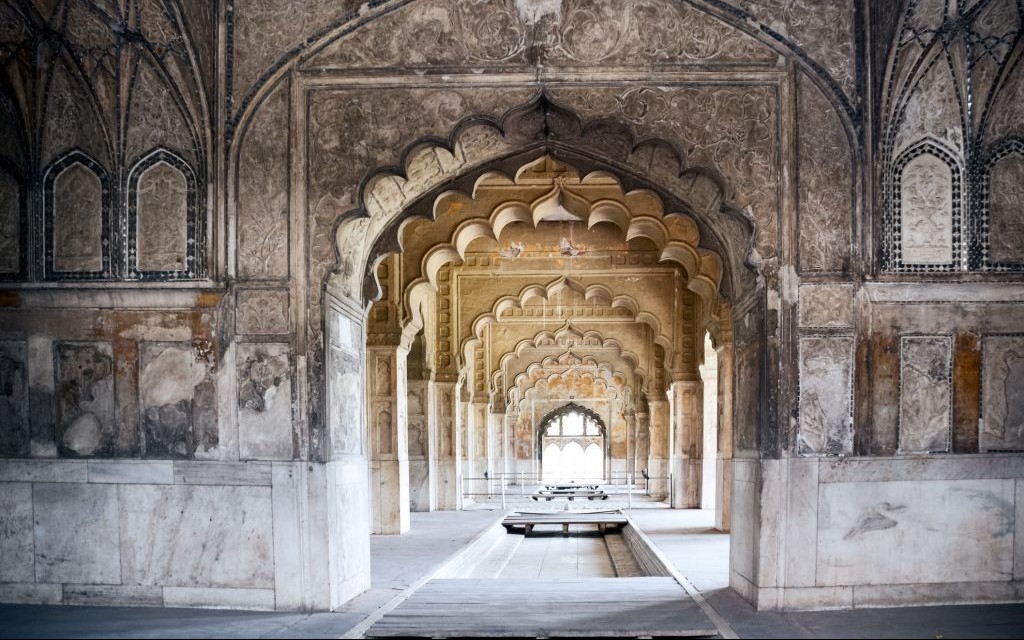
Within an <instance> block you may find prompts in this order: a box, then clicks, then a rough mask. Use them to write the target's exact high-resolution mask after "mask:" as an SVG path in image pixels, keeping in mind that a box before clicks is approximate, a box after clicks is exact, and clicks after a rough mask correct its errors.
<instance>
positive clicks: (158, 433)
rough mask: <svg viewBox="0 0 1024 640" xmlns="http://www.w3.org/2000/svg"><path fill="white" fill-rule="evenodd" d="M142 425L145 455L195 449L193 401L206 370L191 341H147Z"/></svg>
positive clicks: (169, 454) (142, 356)
mask: <svg viewBox="0 0 1024 640" xmlns="http://www.w3.org/2000/svg"><path fill="white" fill-rule="evenodd" d="M140 360H141V373H140V376H139V391H140V404H141V410H142V428H143V432H144V435H145V439H146V455H147V456H150V457H179V458H180V457H187V456H190V455H191V454H192V453H193V452H194V450H195V443H194V431H193V429H192V421H193V417H192V403H193V399H194V396H195V387H196V385H197V384H199V383H200V382H201V381H202V379H203V377H204V375H205V373H206V372H205V371H204V369H203V367H202V365H201V364H200V363H198V362H196V360H195V356H194V355H193V352H192V348H191V345H189V344H182V343H171V344H166V343H146V344H143V345H142V348H141V352H140Z"/></svg>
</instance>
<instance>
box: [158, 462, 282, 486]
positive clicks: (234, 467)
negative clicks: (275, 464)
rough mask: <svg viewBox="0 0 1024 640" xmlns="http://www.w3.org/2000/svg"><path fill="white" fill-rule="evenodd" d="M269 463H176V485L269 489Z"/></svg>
mask: <svg viewBox="0 0 1024 640" xmlns="http://www.w3.org/2000/svg"><path fill="white" fill-rule="evenodd" d="M271 482H272V480H271V465H270V463H269V462H177V461H176V462H175V463H174V484H212V485H220V486H257V487H269V486H270V484H271Z"/></svg>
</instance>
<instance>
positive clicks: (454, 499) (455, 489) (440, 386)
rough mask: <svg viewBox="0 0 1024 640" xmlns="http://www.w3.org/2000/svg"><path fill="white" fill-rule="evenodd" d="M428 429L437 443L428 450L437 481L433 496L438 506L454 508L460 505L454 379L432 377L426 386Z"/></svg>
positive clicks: (446, 508) (459, 468) (438, 507)
mask: <svg viewBox="0 0 1024 640" xmlns="http://www.w3.org/2000/svg"><path fill="white" fill-rule="evenodd" d="M427 389H428V393H427V404H428V405H429V406H428V415H429V416H430V419H429V420H428V421H427V429H428V430H429V432H430V439H431V440H432V441H433V442H434V443H435V444H436V446H435V447H434V448H433V449H432V450H431V458H432V460H433V466H434V470H435V472H436V481H435V483H434V492H435V493H434V499H435V506H436V508H437V509H443V510H455V509H458V508H459V507H460V506H461V500H462V498H461V493H460V490H459V475H460V474H461V473H462V464H461V461H460V460H459V444H460V443H459V440H460V438H459V432H458V429H457V428H456V424H455V422H456V421H455V416H456V414H457V412H458V406H457V404H456V402H457V401H456V398H457V396H456V393H455V382H448V381H441V380H435V381H431V382H430V383H429V384H428V386H427Z"/></svg>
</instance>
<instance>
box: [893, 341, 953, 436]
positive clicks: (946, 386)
mask: <svg viewBox="0 0 1024 640" xmlns="http://www.w3.org/2000/svg"><path fill="white" fill-rule="evenodd" d="M952 349H953V346H952V340H951V339H950V338H949V337H948V336H905V337H904V338H903V340H902V345H901V347H900V357H901V362H900V428H899V434H900V443H899V448H900V452H902V453H911V452H919V453H920V452H935V451H948V450H949V435H950V434H949V427H950V422H951V419H952V414H951V408H952V404H951V403H952V399H951V396H952V390H951V389H950V382H951V379H952V376H951V374H950V363H951V360H950V358H951V355H952Z"/></svg>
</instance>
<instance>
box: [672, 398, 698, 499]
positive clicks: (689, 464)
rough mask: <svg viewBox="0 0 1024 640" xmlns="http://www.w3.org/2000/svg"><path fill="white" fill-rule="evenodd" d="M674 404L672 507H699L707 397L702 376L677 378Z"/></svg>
mask: <svg viewBox="0 0 1024 640" xmlns="http://www.w3.org/2000/svg"><path fill="white" fill-rule="evenodd" d="M669 395H670V401H669V404H670V406H671V408H672V418H671V423H672V438H671V442H672V452H671V461H672V462H671V468H672V483H673V484H672V508H674V509H699V508H700V492H701V475H702V468H701V466H702V461H703V457H704V456H703V448H704V417H703V413H704V411H703V409H704V399H703V393H702V385H701V383H700V381H699V380H685V381H683V380H677V381H675V382H673V383H672V387H671V388H670V389H669Z"/></svg>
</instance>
